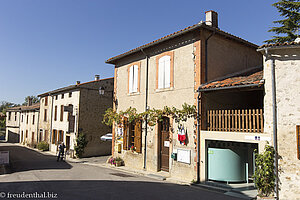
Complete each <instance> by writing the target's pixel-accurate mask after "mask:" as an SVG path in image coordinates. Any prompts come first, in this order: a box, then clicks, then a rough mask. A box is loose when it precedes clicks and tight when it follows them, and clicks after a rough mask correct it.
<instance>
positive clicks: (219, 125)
mask: <svg viewBox="0 0 300 200" xmlns="http://www.w3.org/2000/svg"><path fill="white" fill-rule="evenodd" d="M207 130H209V131H225V132H251V133H252V132H253V133H263V131H264V117H263V109H243V110H208V111H207Z"/></svg>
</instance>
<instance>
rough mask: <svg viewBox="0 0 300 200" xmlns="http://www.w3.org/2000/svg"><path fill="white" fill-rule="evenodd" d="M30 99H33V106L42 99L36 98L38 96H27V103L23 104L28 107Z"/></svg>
mask: <svg viewBox="0 0 300 200" xmlns="http://www.w3.org/2000/svg"><path fill="white" fill-rule="evenodd" d="M29 98H30V99H31V103H32V104H35V103H38V102H40V99H39V98H38V97H36V96H27V97H25V101H24V103H23V104H22V105H23V106H27V105H28V99H29Z"/></svg>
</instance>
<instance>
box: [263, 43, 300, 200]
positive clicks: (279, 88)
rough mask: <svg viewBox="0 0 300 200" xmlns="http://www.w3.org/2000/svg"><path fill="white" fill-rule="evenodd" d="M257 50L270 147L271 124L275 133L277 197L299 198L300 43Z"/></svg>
mask: <svg viewBox="0 0 300 200" xmlns="http://www.w3.org/2000/svg"><path fill="white" fill-rule="evenodd" d="M259 51H260V52H261V53H262V54H264V80H265V98H264V115H265V132H266V133H269V134H272V143H271V144H272V145H274V140H273V138H275V137H276V136H275V137H274V135H273V133H274V124H275V129H276V130H277V137H276V138H277V148H278V155H279V188H280V189H279V198H280V199H300V185H299V182H300V104H299V102H300V89H299V85H300V75H299V74H300V44H299V43H297V42H292V43H285V44H272V45H263V46H262V47H260V49H259ZM272 76H273V77H274V79H273V80H274V81H272ZM273 86H275V90H274V91H275V93H274V92H272V87H273ZM274 95H275V96H274ZM273 98H276V101H275V102H274V100H273ZM274 109H275V112H276V113H275V116H277V119H275V121H274V118H273V116H274ZM276 124H277V125H276Z"/></svg>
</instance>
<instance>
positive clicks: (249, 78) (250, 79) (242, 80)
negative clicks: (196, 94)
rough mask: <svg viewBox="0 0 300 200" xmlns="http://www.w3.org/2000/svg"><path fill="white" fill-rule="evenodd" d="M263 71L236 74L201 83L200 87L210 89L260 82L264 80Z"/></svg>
mask: <svg viewBox="0 0 300 200" xmlns="http://www.w3.org/2000/svg"><path fill="white" fill-rule="evenodd" d="M261 80H263V71H259V72H255V73H253V74H250V75H244V76H235V77H231V78H227V79H223V80H219V81H213V82H210V83H206V84H203V85H201V86H200V87H199V88H200V89H209V88H220V87H224V88H225V87H230V86H237V85H250V84H260V83H262V84H263V82H262V81H261Z"/></svg>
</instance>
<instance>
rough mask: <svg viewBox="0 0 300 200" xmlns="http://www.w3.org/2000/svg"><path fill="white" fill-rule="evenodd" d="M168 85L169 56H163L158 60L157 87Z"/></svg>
mask: <svg viewBox="0 0 300 200" xmlns="http://www.w3.org/2000/svg"><path fill="white" fill-rule="evenodd" d="M169 87H170V56H164V57H162V58H160V59H159V62H158V88H159V89H161V88H169Z"/></svg>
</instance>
